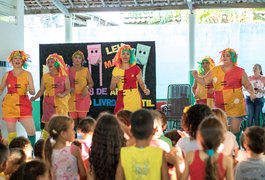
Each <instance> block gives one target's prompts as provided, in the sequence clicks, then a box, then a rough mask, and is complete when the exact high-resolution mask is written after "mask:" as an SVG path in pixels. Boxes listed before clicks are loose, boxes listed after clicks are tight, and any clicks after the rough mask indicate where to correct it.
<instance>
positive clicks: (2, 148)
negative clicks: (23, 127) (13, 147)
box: [0, 143, 8, 180]
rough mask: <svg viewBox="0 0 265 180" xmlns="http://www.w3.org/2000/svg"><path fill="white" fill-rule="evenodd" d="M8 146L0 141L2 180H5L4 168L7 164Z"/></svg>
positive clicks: (0, 179) (0, 171) (0, 173)
mask: <svg viewBox="0 0 265 180" xmlns="http://www.w3.org/2000/svg"><path fill="white" fill-rule="evenodd" d="M7 159H8V148H7V146H5V145H4V144H2V143H0V180H5V174H4V170H5V169H6V166H7Z"/></svg>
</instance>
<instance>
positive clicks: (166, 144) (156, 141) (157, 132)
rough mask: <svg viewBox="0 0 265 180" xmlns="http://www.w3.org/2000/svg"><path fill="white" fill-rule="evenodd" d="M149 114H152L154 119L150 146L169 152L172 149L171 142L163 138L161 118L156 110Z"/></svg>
mask: <svg viewBox="0 0 265 180" xmlns="http://www.w3.org/2000/svg"><path fill="white" fill-rule="evenodd" d="M150 112H151V113H152V116H153V118H154V134H153V138H152V140H151V142H150V145H151V146H154V147H160V148H161V149H163V150H164V151H166V152H170V150H171V148H172V142H171V140H170V139H169V138H167V137H165V136H163V120H162V116H161V114H160V113H159V112H158V111H156V110H151V111H150ZM161 136H162V137H161Z"/></svg>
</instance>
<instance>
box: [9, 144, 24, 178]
mask: <svg viewBox="0 0 265 180" xmlns="http://www.w3.org/2000/svg"><path fill="white" fill-rule="evenodd" d="M26 159H27V158H26V154H25V152H24V151H23V150H22V149H21V148H11V149H10V150H9V156H8V160H7V166H6V169H5V171H4V173H5V176H6V177H10V175H11V174H12V173H13V172H15V171H16V170H17V169H18V168H19V166H20V165H22V164H23V163H25V162H26Z"/></svg>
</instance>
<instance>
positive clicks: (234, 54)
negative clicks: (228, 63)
mask: <svg viewBox="0 0 265 180" xmlns="http://www.w3.org/2000/svg"><path fill="white" fill-rule="evenodd" d="M220 53H221V58H220V62H223V58H222V56H223V54H225V53H229V54H230V55H231V60H232V63H233V65H234V66H236V65H237V56H238V55H237V53H236V51H235V50H234V49H232V48H226V49H224V50H222V51H221V52H220Z"/></svg>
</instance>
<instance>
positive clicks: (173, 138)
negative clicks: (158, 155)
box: [165, 129, 181, 147]
mask: <svg viewBox="0 0 265 180" xmlns="http://www.w3.org/2000/svg"><path fill="white" fill-rule="evenodd" d="M165 136H166V137H167V138H169V139H170V140H171V142H172V146H173V147H175V146H176V144H177V142H178V141H179V139H180V138H181V136H180V134H179V133H178V130H177V129H173V130H170V131H168V132H166V133H165Z"/></svg>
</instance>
